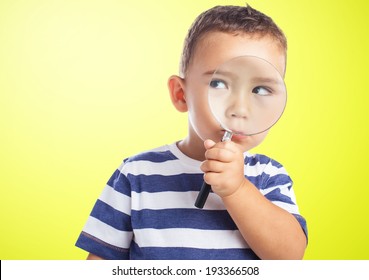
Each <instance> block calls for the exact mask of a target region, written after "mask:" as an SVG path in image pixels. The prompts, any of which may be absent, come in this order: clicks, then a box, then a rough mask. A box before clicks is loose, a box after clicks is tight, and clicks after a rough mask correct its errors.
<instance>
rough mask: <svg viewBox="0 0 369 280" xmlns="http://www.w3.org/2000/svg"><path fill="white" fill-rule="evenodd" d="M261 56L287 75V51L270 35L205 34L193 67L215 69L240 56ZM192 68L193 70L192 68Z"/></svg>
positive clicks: (196, 53)
mask: <svg viewBox="0 0 369 280" xmlns="http://www.w3.org/2000/svg"><path fill="white" fill-rule="evenodd" d="M245 55H249V56H257V57H260V58H263V59H265V60H267V61H269V62H270V63H272V64H273V65H274V66H275V67H276V68H278V70H280V71H281V73H284V71H285V69H284V68H285V59H286V54H285V50H284V48H283V47H282V46H281V45H280V44H279V43H278V41H277V40H275V39H274V38H272V37H271V36H270V35H262V34H257V33H256V34H249V33H245V32H233V33H230V32H220V31H211V32H207V33H205V34H203V35H202V36H201V37H200V38H199V40H198V42H197V44H196V47H195V49H194V53H193V54H192V58H191V63H190V64H192V66H196V67H198V66H203V67H209V68H214V67H216V66H217V65H219V64H222V63H224V62H225V61H226V60H229V59H232V58H234V57H237V56H245ZM189 68H191V66H190V67H189Z"/></svg>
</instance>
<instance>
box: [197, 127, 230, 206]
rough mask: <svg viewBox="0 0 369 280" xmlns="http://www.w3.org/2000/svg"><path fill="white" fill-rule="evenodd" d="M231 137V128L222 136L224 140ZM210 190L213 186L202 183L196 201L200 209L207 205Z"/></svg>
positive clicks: (228, 139)
mask: <svg viewBox="0 0 369 280" xmlns="http://www.w3.org/2000/svg"><path fill="white" fill-rule="evenodd" d="M231 138H232V132H231V131H229V130H225V132H224V135H223V138H222V142H224V141H230V140H231ZM210 190H211V186H210V185H209V184H207V183H206V182H205V181H204V182H203V183H202V186H201V189H200V192H199V194H198V195H197V198H196V201H195V206H196V207H197V208H200V209H202V208H204V205H205V202H206V200H207V199H208V196H209V193H210Z"/></svg>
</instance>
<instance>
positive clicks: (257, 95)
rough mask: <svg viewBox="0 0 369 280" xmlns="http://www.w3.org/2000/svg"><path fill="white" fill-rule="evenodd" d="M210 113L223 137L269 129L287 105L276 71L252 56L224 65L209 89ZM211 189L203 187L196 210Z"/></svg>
mask: <svg viewBox="0 0 369 280" xmlns="http://www.w3.org/2000/svg"><path fill="white" fill-rule="evenodd" d="M208 101H209V107H210V110H211V112H212V114H213V116H214V118H215V119H216V120H217V122H218V123H219V124H220V126H221V127H222V129H224V131H225V133H224V136H223V138H222V141H230V140H231V138H232V136H233V135H243V136H252V135H255V134H259V133H262V132H264V131H266V130H268V129H270V128H271V127H272V126H273V125H274V124H275V123H276V122H277V121H278V120H279V118H280V117H281V116H282V114H283V111H284V108H285V106H286V101H287V91H286V85H285V83H284V80H283V77H282V75H281V74H280V73H279V71H278V70H277V69H276V68H275V67H274V66H273V65H272V64H271V63H270V62H268V61H266V60H264V59H262V58H259V57H255V56H239V57H235V58H233V59H231V60H228V61H226V62H225V63H223V64H222V65H220V66H219V67H218V69H217V70H216V71H215V72H214V74H213V76H212V78H211V81H210V83H209V89H208ZM210 189H211V186H210V185H209V184H207V183H206V182H204V183H203V185H202V187H201V190H200V192H199V194H198V196H197V199H196V202H195V206H196V207H197V208H203V207H204V205H205V202H206V199H207V197H208V195H209V192H210Z"/></svg>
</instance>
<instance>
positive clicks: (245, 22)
mask: <svg viewBox="0 0 369 280" xmlns="http://www.w3.org/2000/svg"><path fill="white" fill-rule="evenodd" d="M212 31H220V32H226V33H233V34H235V35H238V34H242V33H244V34H248V35H252V36H259V37H263V36H267V35H268V36H271V37H272V38H274V39H275V40H276V42H277V44H279V45H280V47H281V48H282V49H283V50H284V52H286V51H287V39H286V37H285V35H284V34H283V32H282V30H281V29H280V28H279V27H278V26H277V25H276V24H275V23H274V21H273V20H272V19H271V18H270V17H268V16H266V15H265V14H263V13H261V12H259V11H257V10H255V9H253V8H252V7H251V6H249V5H247V6H246V7H242V6H216V7H214V8H211V9H209V10H207V11H205V12H203V13H202V14H200V15H199V16H198V17H197V18H196V20H195V21H194V23H193V24H192V26H191V27H190V29H189V31H188V33H187V36H186V38H185V41H184V46H183V52H182V58H181V64H180V75H181V76H182V77H185V75H186V72H187V69H188V66H189V64H190V62H191V59H192V57H193V54H194V51H195V49H196V45H197V43H198V42H199V41H200V39H201V38H202V36H204V35H205V34H207V33H208V32H212Z"/></svg>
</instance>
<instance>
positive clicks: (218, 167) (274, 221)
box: [201, 140, 306, 259]
mask: <svg viewBox="0 0 369 280" xmlns="http://www.w3.org/2000/svg"><path fill="white" fill-rule="evenodd" d="M205 148H206V149H207V151H206V154H205V156H206V158H207V160H205V161H204V162H203V164H202V166H201V169H202V170H203V171H204V172H205V175H204V178H205V181H206V182H207V183H208V184H210V185H211V186H212V190H213V191H214V192H215V193H217V194H218V195H219V196H220V197H221V198H222V200H223V202H224V205H225V207H226V208H227V210H228V212H229V214H230V215H231V217H232V219H233V220H234V222H235V223H236V225H237V227H238V229H239V230H240V232H241V234H242V236H243V238H244V239H245V240H246V242H247V243H248V245H249V246H250V248H251V249H252V250H253V251H254V252H255V253H256V254H257V255H258V256H259V257H260V258H261V259H302V257H303V256H304V252H305V248H306V236H305V234H304V232H303V230H302V228H301V226H300V224H299V222H298V221H297V220H296V218H295V217H294V216H293V215H292V214H290V213H289V212H287V211H285V210H284V209H282V208H280V207H278V206H276V205H274V204H273V203H272V202H270V201H269V200H268V199H267V198H265V197H264V196H263V195H262V194H261V193H260V191H259V190H258V189H257V188H256V187H255V186H254V185H253V184H252V183H251V182H250V181H249V180H247V179H246V178H245V176H244V158H243V153H242V150H241V149H240V148H239V147H238V145H237V144H235V143H234V142H231V141H228V142H220V143H217V144H215V143H214V142H213V141H211V140H207V141H205Z"/></svg>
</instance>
